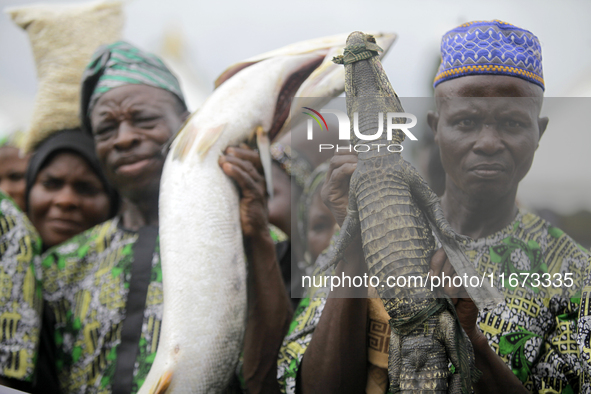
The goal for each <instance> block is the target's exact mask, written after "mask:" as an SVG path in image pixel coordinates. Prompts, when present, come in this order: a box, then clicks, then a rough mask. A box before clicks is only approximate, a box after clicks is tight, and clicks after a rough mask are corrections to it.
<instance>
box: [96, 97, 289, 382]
mask: <svg viewBox="0 0 591 394" xmlns="http://www.w3.org/2000/svg"><path fill="white" fill-rule="evenodd" d="M187 115H188V113H187V112H186V111H185V110H184V108H183V107H181V106H179V103H178V100H177V99H176V97H175V96H174V95H173V94H171V93H170V92H168V91H165V90H162V89H158V88H154V87H151V86H144V85H127V86H122V87H118V88H115V89H113V90H111V91H109V92H107V93H105V94H104V95H103V96H101V98H100V99H99V100H98V101H97V104H96V106H95V108H94V109H93V111H92V113H91V124H92V128H93V134H94V136H95V142H96V149H97V155H98V157H99V160H100V161H101V164H102V165H103V168H104V170H105V174H106V176H107V177H108V178H109V180H110V181H111V182H112V184H113V185H114V186H115V188H116V189H117V190H118V191H119V193H120V195H121V196H122V199H123V204H122V208H121V209H120V212H119V214H120V216H121V218H122V221H123V225H124V227H126V228H129V229H134V230H137V229H139V227H141V226H144V225H158V195H159V191H160V177H161V175H162V168H163V165H164V159H165V156H164V155H163V154H162V147H163V146H164V144H165V143H166V142H167V141H168V140H169V139H170V138H171V137H172V136H173V134H174V133H175V132H176V131H178V129H180V127H181V125H182V123H183V121H184V120H185V119H186V117H187ZM219 163H220V166H221V168H222V170H223V171H224V173H225V174H226V175H228V176H229V177H230V178H231V179H233V180H234V181H235V182H236V185H237V186H238V188H239V191H240V196H241V198H240V221H241V225H242V233H243V236H244V244H245V250H246V253H247V255H248V261H249V262H250V266H249V275H248V311H247V315H248V320H247V324H246V331H245V336H244V347H243V354H244V367H243V373H244V378H245V381H246V385H247V387H248V390H249V392H252V393H271V392H279V386H278V382H277V378H276V375H277V354H278V352H279V347H280V346H281V342H282V341H283V337H284V336H285V333H286V332H287V328H288V327H289V323H290V321H291V313H292V311H291V304H290V301H289V298H288V296H287V292H286V290H285V287H284V285H283V281H282V279H281V273H280V270H279V265H278V264H277V260H276V257H275V248H274V244H273V240H272V239H271V236H270V234H269V231H268V227H267V226H268V218H269V214H268V211H267V199H266V188H265V180H264V177H263V175H262V173H263V170H262V165H261V162H260V158H259V155H258V154H257V153H256V152H254V151H253V150H251V149H249V148H248V147H246V146H245V145H242V146H241V147H231V148H228V149H227V150H226V151H225V154H224V155H223V156H221V157H220V161H219Z"/></svg>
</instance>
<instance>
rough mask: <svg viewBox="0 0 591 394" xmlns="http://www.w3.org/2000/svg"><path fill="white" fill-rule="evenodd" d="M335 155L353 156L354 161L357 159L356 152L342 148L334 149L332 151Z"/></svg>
mask: <svg viewBox="0 0 591 394" xmlns="http://www.w3.org/2000/svg"><path fill="white" fill-rule="evenodd" d="M336 156H354V157H355V161H357V152H349V150H348V149H342V150H340V151H336V152H335V153H334V157H336Z"/></svg>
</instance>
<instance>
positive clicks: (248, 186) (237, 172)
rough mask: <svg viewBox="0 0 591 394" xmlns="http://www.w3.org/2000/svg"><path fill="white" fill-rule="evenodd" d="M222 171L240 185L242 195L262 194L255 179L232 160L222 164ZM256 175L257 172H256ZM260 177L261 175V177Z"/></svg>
mask: <svg viewBox="0 0 591 394" xmlns="http://www.w3.org/2000/svg"><path fill="white" fill-rule="evenodd" d="M222 170H223V171H224V173H225V174H226V175H227V176H229V177H230V178H232V179H233V180H234V181H236V183H237V184H238V187H239V188H240V190H241V191H242V194H243V195H244V194H248V193H249V192H250V193H260V192H261V191H260V190H259V184H257V182H256V181H255V179H253V177H252V176H251V175H250V174H249V173H248V172H247V171H246V170H244V169H243V168H241V167H240V166H239V165H236V163H235V162H232V161H230V160H228V161H226V162H224V163H223V164H222ZM255 173H256V171H255ZM259 176H260V175H259Z"/></svg>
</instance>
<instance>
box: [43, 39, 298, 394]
mask: <svg viewBox="0 0 591 394" xmlns="http://www.w3.org/2000/svg"><path fill="white" fill-rule="evenodd" d="M81 116H82V124H83V127H84V128H85V130H86V131H87V132H88V133H91V134H92V136H93V138H94V141H95V147H96V152H97V156H98V158H99V161H100V163H101V166H102V168H103V170H104V172H105V176H106V177H107V179H108V180H109V181H110V182H111V184H112V185H113V186H114V188H115V189H116V190H117V191H118V193H119V195H120V196H121V209H120V210H119V212H118V214H117V216H116V217H115V218H114V219H112V220H108V221H106V222H104V223H102V224H100V225H98V226H96V227H94V228H91V229H90V230H88V231H85V232H84V233H82V234H80V235H78V236H76V237H74V238H72V239H71V240H69V241H67V242H65V243H64V244H62V245H59V246H57V247H55V248H52V249H50V250H49V251H48V252H47V253H46V255H45V258H44V259H43V263H42V266H43V287H44V289H43V290H44V292H43V295H44V298H45V300H46V303H47V305H48V307H49V309H50V310H51V312H52V313H53V315H54V318H55V324H53V325H52V329H53V331H54V333H53V337H54V338H55V346H56V355H55V359H56V365H57V370H58V375H59V380H60V386H61V389H62V391H63V392H68V393H86V392H93V393H111V392H112V393H135V392H137V391H138V390H139V388H140V387H141V385H142V383H143V382H144V380H145V378H146V376H147V374H148V372H149V370H150V367H151V365H152V362H153V360H154V357H155V355H156V351H157V348H158V338H159V335H160V327H161V322H162V301H163V292H162V269H161V260H160V251H159V238H158V197H159V189H160V177H161V174H162V168H163V165H164V160H165V157H166V155H165V153H163V148H164V147H165V146H166V143H167V142H169V141H170V139H171V138H172V137H173V136H174V134H175V133H176V132H177V131H178V130H179V129H180V127H181V126H182V123H183V122H184V120H185V119H186V117H187V116H188V112H187V109H186V106H185V102H184V99H183V95H182V93H181V90H180V86H179V83H178V81H177V79H176V78H175V77H174V75H173V74H172V73H171V72H170V71H169V70H168V68H167V67H166V66H165V65H164V64H163V63H162V61H161V60H160V59H158V58H157V57H156V56H154V55H152V54H150V53H147V52H144V51H142V50H140V49H138V48H136V47H135V46H133V45H131V44H128V43H126V42H121V41H120V42H116V43H113V44H110V45H107V46H103V47H101V48H99V49H98V50H97V52H96V53H95V54H94V56H93V58H92V60H91V62H90V64H89V65H88V67H87V68H86V71H85V74H84V77H83V81H82V97H81ZM220 165H221V166H222V169H223V171H224V172H225V173H226V174H227V175H228V176H230V177H231V178H232V179H233V180H234V181H236V183H237V184H238V186H239V188H240V189H241V201H240V212H241V222H242V229H243V235H244V237H245V242H248V243H249V244H250V246H251V249H252V256H250V257H251V258H252V259H249V261H250V262H251V264H250V267H249V277H250V278H251V279H252V278H254V277H256V276H257V275H258V276H261V275H263V273H264V277H265V280H264V281H263V280H258V281H255V280H251V281H250V282H249V311H248V316H249V318H248V322H247V327H246V332H245V343H244V349H243V356H244V364H243V365H244V366H243V369H242V371H243V375H242V376H243V378H244V379H243V381H242V382H239V381H238V380H236V382H234V387H231V388H230V389H234V390H240V386H241V385H242V386H243V387H244V388H248V389H249V390H252V391H253V392H268V391H269V390H273V389H274V388H275V389H276V386H277V381H276V375H275V365H276V364H275V362H276V354H277V351H278V348H279V345H280V343H281V339H282V337H283V334H284V332H285V331H284V329H286V327H287V324H289V317H290V316H289V314H290V306H289V299H288V297H287V293H286V291H285V288H284V286H283V282H282V279H281V273H280V270H279V267H278V265H277V262H276V258H275V250H274V245H273V241H272V239H271V236H270V234H269V231H268V227H267V226H268V221H267V209H266V194H265V182H264V178H263V177H262V175H261V174H260V172H262V166H261V164H260V160H259V158H258V154H257V153H256V152H254V151H252V150H250V149H247V148H229V149H228V150H227V151H226V152H225V155H224V156H223V157H222V158H221V159H220ZM253 174H254V175H253ZM261 277H262V276H261ZM255 282H256V283H255ZM204 324H209V323H208V322H204ZM196 357H198V355H196Z"/></svg>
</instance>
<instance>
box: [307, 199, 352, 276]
mask: <svg viewBox="0 0 591 394" xmlns="http://www.w3.org/2000/svg"><path fill="white" fill-rule="evenodd" d="M360 231H361V227H360V225H359V214H358V213H357V212H356V211H351V210H349V212H348V213H347V217H346V218H345V221H344V222H343V226H342V227H341V231H340V232H339V233H338V234H335V235H334V236H333V237H332V239H331V241H330V246H329V247H328V249H326V250H325V251H324V252H323V253H322V254H321V255H320V256H318V259H317V260H316V265H317V266H319V267H320V270H321V271H322V272H326V271H327V270H329V269H330V268H332V267H334V266H336V265H337V263H338V262H339V261H341V260H342V259H343V256H344V255H345V251H346V250H347V247H348V246H349V243H351V240H352V239H354V238H355V237H356V236H357V235H358V234H359V233H360Z"/></svg>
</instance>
